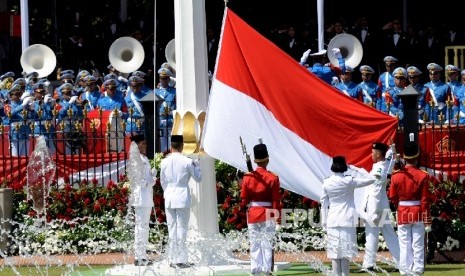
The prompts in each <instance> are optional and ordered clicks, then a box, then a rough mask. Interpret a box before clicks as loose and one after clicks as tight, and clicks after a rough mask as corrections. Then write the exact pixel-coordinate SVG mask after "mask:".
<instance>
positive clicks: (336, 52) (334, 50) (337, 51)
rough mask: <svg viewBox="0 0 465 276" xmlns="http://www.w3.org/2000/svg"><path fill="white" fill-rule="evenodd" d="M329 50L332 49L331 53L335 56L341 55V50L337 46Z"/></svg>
mask: <svg viewBox="0 0 465 276" xmlns="http://www.w3.org/2000/svg"><path fill="white" fill-rule="evenodd" d="M331 51H333V54H334V56H335V57H336V58H338V59H339V58H342V55H341V50H339V48H333V49H331Z"/></svg>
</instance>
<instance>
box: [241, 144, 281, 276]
mask: <svg viewBox="0 0 465 276" xmlns="http://www.w3.org/2000/svg"><path fill="white" fill-rule="evenodd" d="M253 150H254V157H255V159H254V162H255V163H256V164H257V168H256V169H255V171H252V172H249V173H246V174H245V175H244V178H243V181H242V191H241V198H242V200H243V201H244V202H245V203H247V204H249V210H248V212H247V224H248V234H249V241H250V269H251V273H252V275H259V274H261V273H265V275H271V274H272V271H273V246H274V235H275V229H276V224H277V223H280V221H279V218H280V216H279V214H280V211H281V206H280V200H281V194H280V184H279V178H278V176H277V175H276V174H274V173H272V172H270V171H268V170H267V169H266V167H267V165H268V163H269V156H268V150H267V148H266V145H265V144H258V145H256V146H255V147H254V149H253Z"/></svg>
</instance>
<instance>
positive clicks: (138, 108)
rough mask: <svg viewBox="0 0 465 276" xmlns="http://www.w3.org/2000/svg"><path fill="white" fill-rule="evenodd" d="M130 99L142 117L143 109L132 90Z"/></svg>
mask: <svg viewBox="0 0 465 276" xmlns="http://www.w3.org/2000/svg"><path fill="white" fill-rule="evenodd" d="M131 100H132V102H133V103H134V107H135V108H136V109H137V111H139V113H140V115H141V116H142V117H144V111H142V107H141V106H140V103H139V101H138V100H137V98H136V96H135V95H134V92H132V93H131Z"/></svg>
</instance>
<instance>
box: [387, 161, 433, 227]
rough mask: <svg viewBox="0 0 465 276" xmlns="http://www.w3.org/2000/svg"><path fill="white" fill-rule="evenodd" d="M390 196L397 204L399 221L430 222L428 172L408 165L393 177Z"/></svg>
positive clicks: (401, 222)
mask: <svg viewBox="0 0 465 276" xmlns="http://www.w3.org/2000/svg"><path fill="white" fill-rule="evenodd" d="M389 198H390V199H391V201H392V202H393V203H394V205H396V206H397V223H398V224H409V223H415V222H418V221H423V222H424V223H430V222H431V217H430V203H429V200H430V198H431V197H430V191H429V182H428V173H427V172H425V171H422V170H420V169H418V168H417V167H415V166H411V165H406V166H405V167H404V168H403V169H402V170H399V171H397V172H395V173H394V174H393V175H392V177H391V186H390V188H389Z"/></svg>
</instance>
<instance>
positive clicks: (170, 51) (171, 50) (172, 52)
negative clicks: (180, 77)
mask: <svg viewBox="0 0 465 276" xmlns="http://www.w3.org/2000/svg"><path fill="white" fill-rule="evenodd" d="M165 58H166V62H168V64H169V65H170V66H171V67H173V69H174V70H176V45H175V40H174V38H173V39H171V40H170V42H168V44H166V47H165Z"/></svg>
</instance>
